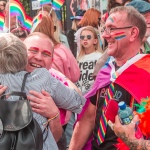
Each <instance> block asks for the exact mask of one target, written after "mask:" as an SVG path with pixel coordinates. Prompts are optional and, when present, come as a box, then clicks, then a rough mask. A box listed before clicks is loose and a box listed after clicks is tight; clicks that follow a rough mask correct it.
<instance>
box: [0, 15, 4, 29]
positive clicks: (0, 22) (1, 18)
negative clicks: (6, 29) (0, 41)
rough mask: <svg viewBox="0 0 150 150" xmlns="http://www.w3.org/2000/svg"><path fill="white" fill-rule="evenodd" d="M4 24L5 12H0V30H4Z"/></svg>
mask: <svg viewBox="0 0 150 150" xmlns="http://www.w3.org/2000/svg"><path fill="white" fill-rule="evenodd" d="M3 26H4V14H3V13H0V30H3Z"/></svg>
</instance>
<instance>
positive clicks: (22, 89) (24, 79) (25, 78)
mask: <svg viewBox="0 0 150 150" xmlns="http://www.w3.org/2000/svg"><path fill="white" fill-rule="evenodd" d="M28 74H30V73H29V72H27V73H26V74H25V75H24V78H23V81H22V87H21V92H23V91H24V88H25V84H26V80H27V77H28ZM21 99H22V96H20V97H19V100H21Z"/></svg>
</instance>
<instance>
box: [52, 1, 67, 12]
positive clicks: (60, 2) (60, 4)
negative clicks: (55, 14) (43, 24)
mask: <svg viewBox="0 0 150 150" xmlns="http://www.w3.org/2000/svg"><path fill="white" fill-rule="evenodd" d="M64 2H65V0H53V3H52V5H53V7H54V8H55V9H57V10H60V8H61V7H62V5H63V4H64Z"/></svg>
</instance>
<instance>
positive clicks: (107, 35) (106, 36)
mask: <svg viewBox="0 0 150 150" xmlns="http://www.w3.org/2000/svg"><path fill="white" fill-rule="evenodd" d="M109 37H110V34H107V33H106V31H104V32H103V33H102V38H104V39H106V38H109Z"/></svg>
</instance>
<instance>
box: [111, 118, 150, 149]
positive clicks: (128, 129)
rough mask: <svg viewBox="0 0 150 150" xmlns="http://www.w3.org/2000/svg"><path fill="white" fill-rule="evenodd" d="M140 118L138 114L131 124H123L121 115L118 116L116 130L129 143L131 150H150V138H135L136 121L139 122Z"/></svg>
mask: <svg viewBox="0 0 150 150" xmlns="http://www.w3.org/2000/svg"><path fill="white" fill-rule="evenodd" d="M138 120H139V119H138V116H135V117H134V119H133V120H132V123H130V124H129V125H121V123H120V121H119V117H118V116H116V119H115V124H114V132H115V134H116V135H117V136H118V137H119V138H121V139H122V140H123V142H124V143H126V145H128V147H129V148H130V150H150V141H149V140H144V139H137V138H135V123H136V122H138Z"/></svg>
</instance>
